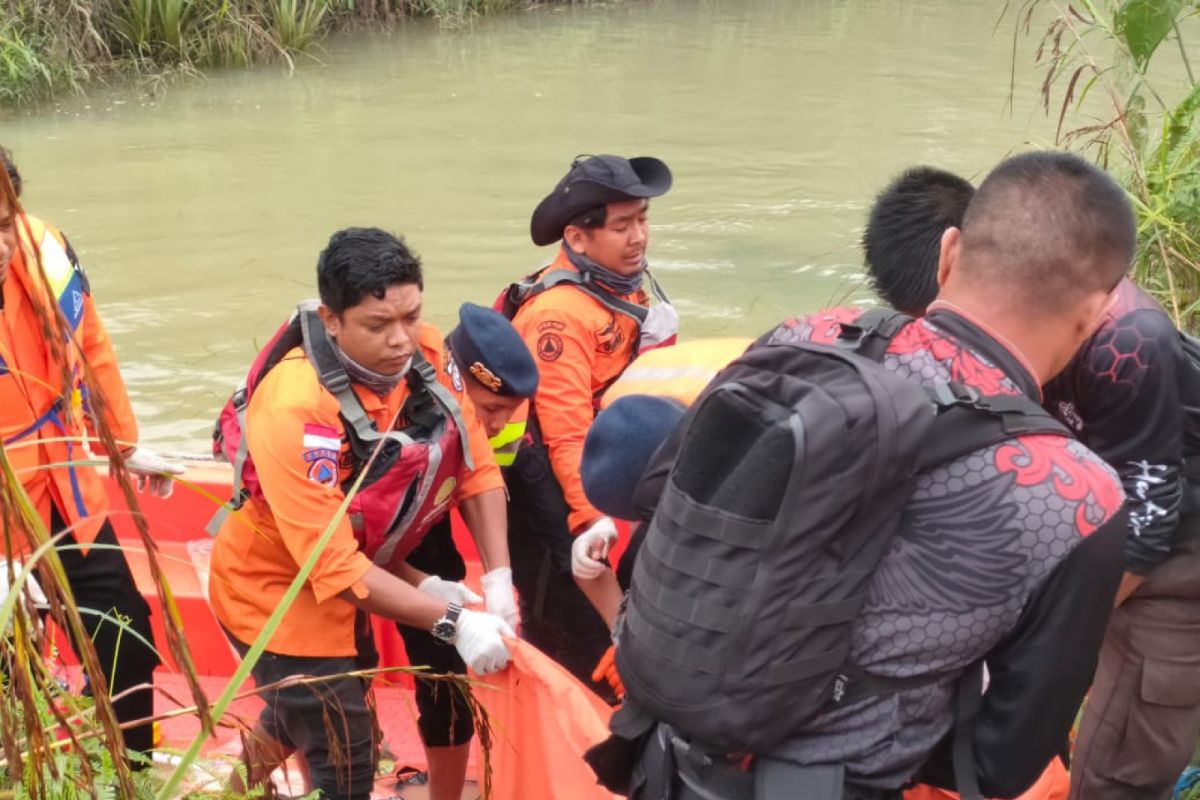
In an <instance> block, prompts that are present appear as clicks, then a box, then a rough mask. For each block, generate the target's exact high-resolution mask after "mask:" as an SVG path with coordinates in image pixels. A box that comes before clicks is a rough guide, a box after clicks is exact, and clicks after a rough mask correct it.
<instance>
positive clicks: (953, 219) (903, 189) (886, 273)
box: [862, 167, 975, 316]
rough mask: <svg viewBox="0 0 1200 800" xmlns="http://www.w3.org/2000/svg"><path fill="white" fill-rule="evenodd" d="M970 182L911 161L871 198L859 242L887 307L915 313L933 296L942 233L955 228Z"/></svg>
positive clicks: (967, 200) (968, 196)
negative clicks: (872, 203) (907, 166)
mask: <svg viewBox="0 0 1200 800" xmlns="http://www.w3.org/2000/svg"><path fill="white" fill-rule="evenodd" d="M974 193H975V187H973V186H971V184H970V182H969V181H967V180H965V179H963V178H960V177H959V176H957V175H955V174H954V173H952V172H946V171H945V170H941V169H936V168H934V167H913V168H911V169H908V170H905V172H904V173H903V174H901V175H900V176H899V177H897V178H895V179H894V180H892V182H891V183H889V184H888V185H887V187H885V188H884V190H883V191H882V192H880V193H879V195H878V196H877V197H876V198H875V204H874V205H873V206H871V213H870V215H869V216H868V217H867V227H866V229H865V230H864V231H863V237H862V248H863V256H864V258H865V260H866V267H867V275H868V277H869V278H870V280H871V286H872V288H874V290H875V293H876V294H878V295H879V297H880V298H881V299H882V300H883V301H884V302H885V303H887V304H888V305H889V306H891V307H892V308H894V309H896V310H897V311H903V312H904V313H905V314H911V315H912V316H921V315H922V314H924V313H925V309H926V307H927V306H928V305H929V304H930V303H932V302H933V300H934V298H935V297H937V293H938V283H937V271H938V258H939V256H940V254H941V245H942V234H943V233H945V232H946V229H947V228H960V227H962V223H963V215H964V214H966V212H967V204H968V203H970V202H971V196H972V195H973V194H974Z"/></svg>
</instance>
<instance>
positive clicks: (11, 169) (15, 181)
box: [0, 147, 21, 197]
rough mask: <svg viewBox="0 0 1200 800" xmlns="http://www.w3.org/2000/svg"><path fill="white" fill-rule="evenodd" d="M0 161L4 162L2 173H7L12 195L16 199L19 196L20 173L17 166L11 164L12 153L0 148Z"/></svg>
mask: <svg viewBox="0 0 1200 800" xmlns="http://www.w3.org/2000/svg"><path fill="white" fill-rule="evenodd" d="M0 161H3V162H4V171H5V172H7V173H8V180H9V183H11V184H12V187H13V193H14V194H16V196H17V197H20V196H21V172H20V171H19V170H18V169H17V165H16V164H14V163H13V160H12V153H10V152H9V151H8V150H5V149H4V147H0Z"/></svg>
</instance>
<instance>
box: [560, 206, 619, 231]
mask: <svg viewBox="0 0 1200 800" xmlns="http://www.w3.org/2000/svg"><path fill="white" fill-rule="evenodd" d="M607 221H608V205H607V204H605V205H599V206H592V207H591V208H589V209H588V210H587V211H581V212H579V213H578V214H576V215H575V216H573V217H571V218H570V219H569V220H567V224H566V225H563V230H564V231H565V230H566V229H567V228H568V227H569V226H571V225H574V226H575V227H576V228H583V229H584V230H589V231H590V230H595V229H596V228H603V227H604V223H605V222H607Z"/></svg>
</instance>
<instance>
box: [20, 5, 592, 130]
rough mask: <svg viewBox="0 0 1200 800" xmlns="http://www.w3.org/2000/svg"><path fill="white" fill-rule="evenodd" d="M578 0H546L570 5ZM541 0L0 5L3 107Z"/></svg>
mask: <svg viewBox="0 0 1200 800" xmlns="http://www.w3.org/2000/svg"><path fill="white" fill-rule="evenodd" d="M577 1H578V0H544V2H559V3H574V2H577ZM542 2H543V0H3V2H0V104H3V105H10V106H11V105H22V104H28V103H32V102H36V101H38V100H40V99H43V98H46V97H49V96H52V95H55V94H61V93H64V92H78V91H81V90H82V89H84V88H85V87H86V85H87V84H88V83H89V82H91V81H93V80H96V79H102V78H105V77H107V76H112V75H119V74H123V73H135V74H142V75H145V74H152V75H156V74H162V73H166V72H176V71H180V70H182V71H184V72H194V71H197V70H204V69H209V68H213V67H226V66H248V65H252V64H259V63H266V62H278V61H283V62H285V63H288V64H291V63H292V62H293V60H294V58H295V57H296V56H298V55H302V54H313V53H315V52H316V51H317V50H318V49H319V46H320V42H321V41H322V40H323V38H324V37H325V36H327V35H328V34H329V33H331V32H333V31H336V30H338V29H341V28H345V27H350V26H367V25H371V26H377V25H381V24H382V25H387V24H392V23H395V22H397V21H398V20H400V19H402V18H404V17H407V16H431V17H436V18H438V19H440V20H442V21H444V22H446V23H448V24H461V23H462V22H464V21H465V20H467V19H469V18H471V17H473V16H476V15H480V14H491V13H496V12H501V11H509V10H513V9H517V8H527V7H531V6H535V5H541V4H542Z"/></svg>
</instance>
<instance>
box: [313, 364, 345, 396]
mask: <svg viewBox="0 0 1200 800" xmlns="http://www.w3.org/2000/svg"><path fill="white" fill-rule="evenodd" d="M320 378H321V385H322V386H324V387H325V388H326V389H328V390H329V391H330V393H332V394H340V393H342V392H344V391H346V390H347V389H349V388H350V373H348V372H346V370H345V369H343V368H342V367H341V366H340V365H339V366H338V368H337V369H331V370H329V371H328V372H322V373H321V376H320Z"/></svg>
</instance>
